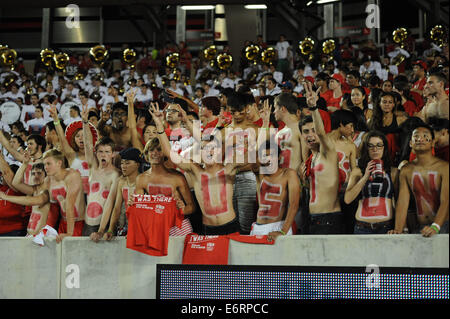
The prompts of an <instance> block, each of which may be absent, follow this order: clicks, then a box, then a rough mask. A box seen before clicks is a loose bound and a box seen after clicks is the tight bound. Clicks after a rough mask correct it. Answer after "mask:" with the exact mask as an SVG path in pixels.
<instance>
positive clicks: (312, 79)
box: [305, 76, 314, 84]
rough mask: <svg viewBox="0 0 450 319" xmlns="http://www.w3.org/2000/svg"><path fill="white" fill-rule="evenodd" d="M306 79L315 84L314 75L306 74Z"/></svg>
mask: <svg viewBox="0 0 450 319" xmlns="http://www.w3.org/2000/svg"><path fill="white" fill-rule="evenodd" d="M305 80H306V81H309V82H311V83H312V84H314V78H313V77H312V76H305Z"/></svg>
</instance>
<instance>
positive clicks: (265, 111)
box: [259, 99, 271, 127]
mask: <svg viewBox="0 0 450 319" xmlns="http://www.w3.org/2000/svg"><path fill="white" fill-rule="evenodd" d="M270 109H271V107H270V104H269V99H266V100H264V102H263V107H262V109H260V110H259V116H261V118H262V120H263V126H264V127H268V126H269V123H270Z"/></svg>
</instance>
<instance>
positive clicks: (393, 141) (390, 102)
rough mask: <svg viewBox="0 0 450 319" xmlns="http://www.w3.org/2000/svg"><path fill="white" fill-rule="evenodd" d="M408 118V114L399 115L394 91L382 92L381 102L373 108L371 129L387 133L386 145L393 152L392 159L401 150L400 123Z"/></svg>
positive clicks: (370, 122)
mask: <svg viewBox="0 0 450 319" xmlns="http://www.w3.org/2000/svg"><path fill="white" fill-rule="evenodd" d="M406 119H407V117H406V116H399V115H398V113H397V109H396V106H395V97H394V95H393V94H392V93H386V92H384V93H383V94H381V97H380V99H379V102H378V104H377V105H375V107H374V109H373V116H372V118H371V119H370V121H369V128H370V129H371V130H378V131H380V132H382V133H383V134H385V135H386V138H387V141H388V144H387V145H386V147H387V148H388V149H389V152H390V154H391V161H392V162H394V160H395V156H396V154H397V152H398V151H399V144H398V134H399V133H400V129H399V125H401V124H402V123H403V122H404V121H405V120H406Z"/></svg>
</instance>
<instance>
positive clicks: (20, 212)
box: [0, 185, 30, 234]
mask: <svg viewBox="0 0 450 319" xmlns="http://www.w3.org/2000/svg"><path fill="white" fill-rule="evenodd" d="M0 191H2V192H4V193H5V194H6V195H11V196H21V195H22V194H21V193H17V192H15V191H14V190H12V189H10V188H9V187H8V186H5V185H2V186H0ZM29 217H30V214H29V213H26V212H25V207H24V206H22V205H17V204H13V203H11V202H8V201H6V200H1V201H0V234H6V233H10V232H12V231H15V230H24V229H27V224H28V219H29Z"/></svg>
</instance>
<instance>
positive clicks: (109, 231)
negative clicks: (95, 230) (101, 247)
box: [106, 230, 114, 234]
mask: <svg viewBox="0 0 450 319" xmlns="http://www.w3.org/2000/svg"><path fill="white" fill-rule="evenodd" d="M106 233H111V234H113V233H114V232H113V231H112V230H108V231H107V232H106Z"/></svg>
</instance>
